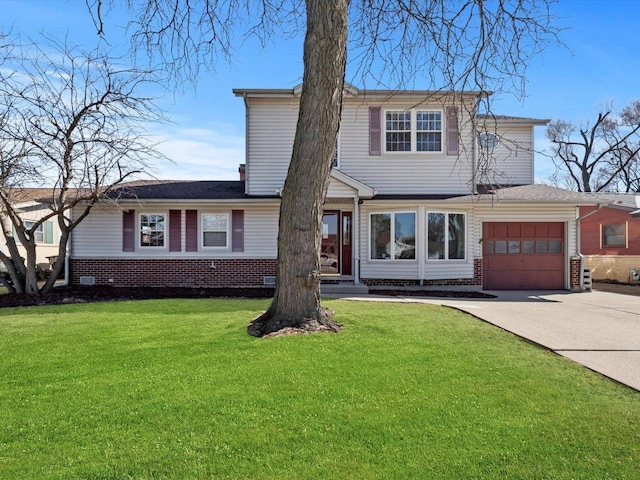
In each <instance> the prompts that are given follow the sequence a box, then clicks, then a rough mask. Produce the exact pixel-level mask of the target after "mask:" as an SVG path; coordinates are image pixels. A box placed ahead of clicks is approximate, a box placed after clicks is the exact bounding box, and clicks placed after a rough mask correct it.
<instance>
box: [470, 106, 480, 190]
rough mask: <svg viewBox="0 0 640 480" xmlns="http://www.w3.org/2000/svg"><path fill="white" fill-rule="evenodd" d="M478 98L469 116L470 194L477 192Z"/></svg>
mask: <svg viewBox="0 0 640 480" xmlns="http://www.w3.org/2000/svg"><path fill="white" fill-rule="evenodd" d="M478 103H479V99H478V98H477V99H476V104H475V106H474V108H473V115H472V116H471V131H472V133H471V194H472V195H475V194H477V193H478V187H477V183H476V168H477V158H476V155H477V152H476V137H477V135H478V126H477V123H476V114H477V113H478Z"/></svg>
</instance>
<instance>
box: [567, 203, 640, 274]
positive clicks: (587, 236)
mask: <svg viewBox="0 0 640 480" xmlns="http://www.w3.org/2000/svg"><path fill="white" fill-rule="evenodd" d="M593 195H594V197H595V198H596V200H597V201H599V202H601V204H600V208H598V207H595V206H591V207H582V208H581V209H580V215H581V216H582V217H584V218H583V219H582V220H581V224H580V225H581V228H580V235H581V248H582V254H583V255H584V261H585V266H586V267H588V268H590V269H591V276H592V278H593V280H609V281H617V282H623V283H634V282H639V281H640V194H636V193H602V194H593ZM609 202H611V203H609Z"/></svg>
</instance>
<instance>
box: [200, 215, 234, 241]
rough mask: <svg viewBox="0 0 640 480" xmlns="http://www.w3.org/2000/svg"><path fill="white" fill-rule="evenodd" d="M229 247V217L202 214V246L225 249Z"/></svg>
mask: <svg viewBox="0 0 640 480" xmlns="http://www.w3.org/2000/svg"><path fill="white" fill-rule="evenodd" d="M228 245H229V215H227V214H226V213H203V214H202V246H203V247H216V248H226V247H227V246H228Z"/></svg>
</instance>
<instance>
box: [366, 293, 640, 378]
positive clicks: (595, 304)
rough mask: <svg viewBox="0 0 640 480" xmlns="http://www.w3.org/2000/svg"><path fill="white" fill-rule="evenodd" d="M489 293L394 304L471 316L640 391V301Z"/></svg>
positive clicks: (596, 295)
mask: <svg viewBox="0 0 640 480" xmlns="http://www.w3.org/2000/svg"><path fill="white" fill-rule="evenodd" d="M486 293H490V294H493V295H496V297H497V298H495V299H459V298H455V299H454V298H442V299H440V298H416V297H403V298H394V299H393V300H395V301H408V302H416V301H418V302H422V303H431V304H437V305H448V306H451V307H454V308H456V309H458V310H462V311H464V312H468V313H470V314H472V315H474V316H476V317H478V318H480V319H482V320H484V321H486V322H488V323H491V324H493V325H496V326H498V327H500V328H503V329H504V330H507V331H509V332H512V333H514V334H516V335H518V336H520V337H523V338H526V339H528V340H531V341H532V342H535V343H538V344H540V345H542V346H544V347H547V348H549V349H550V350H552V351H554V352H556V353H558V354H559V355H562V356H564V357H567V358H570V359H571V360H573V361H575V362H577V363H580V364H582V365H584V366H586V367H587V368H589V369H591V370H594V371H596V372H599V373H601V374H602V375H605V376H607V377H609V378H612V379H614V380H617V381H618V382H620V383H623V384H625V385H628V386H630V387H631V388H633V389H635V390H638V391H640V297H634V296H630V295H621V294H617V293H608V292H602V291H593V292H585V293H569V292H564V291H562V292H558V291H556V292H541V291H536V292H532V291H488V292H486ZM367 300H376V297H375V296H373V295H370V296H367ZM386 300H387V301H389V300H392V298H387V299H386Z"/></svg>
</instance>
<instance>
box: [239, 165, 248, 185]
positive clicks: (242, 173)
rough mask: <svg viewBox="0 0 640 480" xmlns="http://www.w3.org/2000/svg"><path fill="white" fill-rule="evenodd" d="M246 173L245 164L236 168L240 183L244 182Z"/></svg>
mask: <svg viewBox="0 0 640 480" xmlns="http://www.w3.org/2000/svg"><path fill="white" fill-rule="evenodd" d="M246 171H247V167H246V164H244V163H241V164H240V166H239V167H238V173H239V174H240V181H241V182H244V180H245V174H246Z"/></svg>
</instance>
